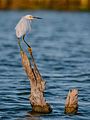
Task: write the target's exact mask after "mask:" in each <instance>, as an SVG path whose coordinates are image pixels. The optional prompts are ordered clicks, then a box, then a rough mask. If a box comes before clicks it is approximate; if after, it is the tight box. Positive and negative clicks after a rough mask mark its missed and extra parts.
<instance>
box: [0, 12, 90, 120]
mask: <svg viewBox="0 0 90 120" xmlns="http://www.w3.org/2000/svg"><path fill="white" fill-rule="evenodd" d="M26 14H32V15H36V16H40V17H42V18H43V19H42V20H37V21H33V23H32V28H33V29H32V33H31V35H30V36H28V38H26V39H28V40H27V41H28V43H30V44H31V46H32V48H33V55H34V57H35V60H36V63H37V65H38V68H39V70H40V72H41V74H42V76H43V78H44V79H45V81H46V90H45V98H46V100H47V102H49V103H50V104H51V106H52V108H53V112H52V113H51V114H46V115H40V114H39V115H36V116H35V115H33V117H34V118H32V117H31V115H30V111H31V105H30V103H29V99H28V98H29V95H30V85H29V80H28V79H27V76H26V74H25V72H24V70H23V68H22V65H21V57H20V54H19V48H18V44H17V39H16V36H15V30H14V28H15V25H16V23H17V22H18V20H19V19H20V17H21V16H23V15H26ZM22 46H23V48H24V50H25V51H26V46H25V45H23V43H22ZM72 88H78V89H79V109H78V114H77V115H74V116H68V115H65V114H64V105H65V99H66V96H67V93H68V91H69V89H72ZM0 119H1V120H31V119H35V120H37V119H38V120H52V119H54V120H66V119H67V120H72V119H74V120H89V119H90V13H83V12H82V13H77V12H74V13H72V12H51V11H7V12H6V11H0Z"/></svg>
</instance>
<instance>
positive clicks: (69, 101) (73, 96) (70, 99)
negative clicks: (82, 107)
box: [65, 89, 78, 114]
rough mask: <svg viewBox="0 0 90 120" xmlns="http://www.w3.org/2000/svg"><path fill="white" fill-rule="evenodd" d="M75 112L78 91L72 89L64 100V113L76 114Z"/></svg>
mask: <svg viewBox="0 0 90 120" xmlns="http://www.w3.org/2000/svg"><path fill="white" fill-rule="evenodd" d="M77 111H78V90H77V89H72V90H70V91H69V93H68V95H67V98H66V103H65V113H66V114H76V113H77Z"/></svg>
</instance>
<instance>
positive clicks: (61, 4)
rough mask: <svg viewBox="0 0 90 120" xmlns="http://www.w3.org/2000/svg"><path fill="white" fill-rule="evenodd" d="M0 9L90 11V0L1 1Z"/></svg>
mask: <svg viewBox="0 0 90 120" xmlns="http://www.w3.org/2000/svg"><path fill="white" fill-rule="evenodd" d="M0 9H33V10H36V9H50V10H90V0H0Z"/></svg>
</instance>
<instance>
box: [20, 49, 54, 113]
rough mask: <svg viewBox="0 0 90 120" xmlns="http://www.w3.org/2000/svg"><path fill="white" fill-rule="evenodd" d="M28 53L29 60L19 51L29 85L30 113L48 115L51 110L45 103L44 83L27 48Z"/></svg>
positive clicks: (30, 51)
mask: <svg viewBox="0 0 90 120" xmlns="http://www.w3.org/2000/svg"><path fill="white" fill-rule="evenodd" d="M28 52H29V54H30V56H31V60H29V59H28V57H27V55H26V53H25V52H24V51H23V50H22V49H21V50H20V54H21V59H22V65H23V67H24V70H25V72H26V74H27V76H28V79H29V80H30V85H31V94H30V98H29V100H30V103H31V106H32V111H33V112H39V113H50V112H51V111H52V108H51V106H50V105H49V104H48V103H46V100H45V98H44V90H45V81H44V80H43V79H42V76H41V75H40V72H39V70H38V68H37V65H36V63H35V60H34V57H33V55H32V49H31V48H28Z"/></svg>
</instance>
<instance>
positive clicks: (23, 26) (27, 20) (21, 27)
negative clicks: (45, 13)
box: [15, 15, 42, 48]
mask: <svg viewBox="0 0 90 120" xmlns="http://www.w3.org/2000/svg"><path fill="white" fill-rule="evenodd" d="M33 19H42V18H40V17H35V16H32V15H25V16H23V17H22V18H21V19H20V21H19V22H18V24H17V25H16V27H15V30H16V36H17V38H18V44H19V46H20V38H22V40H23V41H24V42H25V44H26V45H27V46H28V47H30V45H29V44H28V43H27V42H26V41H25V39H24V37H25V35H26V34H29V33H30V32H31V21H32V20H33ZM20 48H21V46H20ZM30 48H31V47H30Z"/></svg>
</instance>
